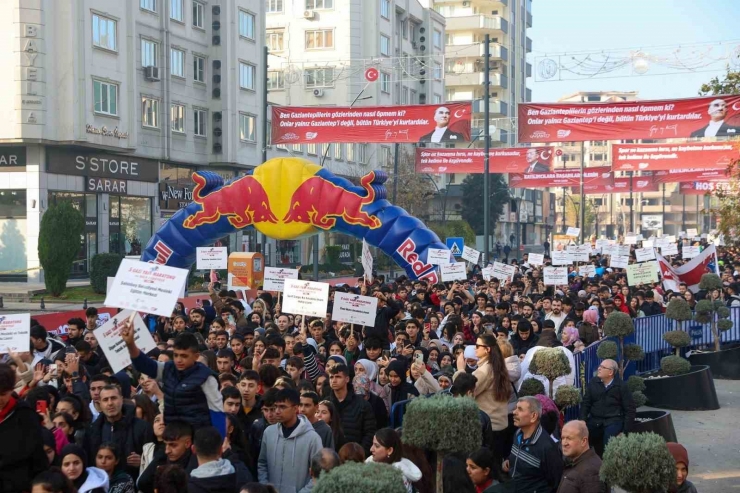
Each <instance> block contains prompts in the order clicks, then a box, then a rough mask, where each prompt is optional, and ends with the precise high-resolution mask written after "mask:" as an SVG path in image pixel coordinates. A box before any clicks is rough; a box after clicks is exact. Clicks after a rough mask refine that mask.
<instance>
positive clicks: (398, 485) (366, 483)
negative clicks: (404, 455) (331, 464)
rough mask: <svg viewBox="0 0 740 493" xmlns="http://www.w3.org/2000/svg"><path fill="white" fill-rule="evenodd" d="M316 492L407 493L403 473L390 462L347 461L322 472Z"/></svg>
mask: <svg viewBox="0 0 740 493" xmlns="http://www.w3.org/2000/svg"><path fill="white" fill-rule="evenodd" d="M312 491H313V492H314V493H345V492H347V491H362V492H363V493H406V487H405V486H404V484H403V473H402V472H401V471H400V470H399V469H396V468H395V467H393V466H391V465H388V464H380V463H372V464H364V463H357V462H347V463H346V464H343V465H341V466H339V467H335V468H334V469H332V470H331V471H329V472H325V473H322V474H321V476H320V477H319V480H318V481H317V482H316V485H315V486H314V488H313V490H312Z"/></svg>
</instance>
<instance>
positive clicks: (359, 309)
mask: <svg viewBox="0 0 740 493" xmlns="http://www.w3.org/2000/svg"><path fill="white" fill-rule="evenodd" d="M377 313H378V298H375V297H374V296H360V295H359V294H351V293H342V292H341V291H337V292H336V293H334V308H333V309H332V313H331V319H332V320H338V321H339V322H346V323H348V324H358V325H364V326H366V327H373V326H375V315H377Z"/></svg>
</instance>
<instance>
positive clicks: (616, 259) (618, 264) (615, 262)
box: [609, 255, 630, 269]
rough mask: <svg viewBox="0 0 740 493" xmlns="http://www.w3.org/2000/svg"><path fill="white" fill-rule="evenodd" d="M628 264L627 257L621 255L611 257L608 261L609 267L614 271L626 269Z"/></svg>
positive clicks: (628, 259)
mask: <svg viewBox="0 0 740 493" xmlns="http://www.w3.org/2000/svg"><path fill="white" fill-rule="evenodd" d="M629 263H630V258H629V257H626V256H623V255H612V258H611V260H610V261H609V267H613V268H615V269H626V268H627V265H629Z"/></svg>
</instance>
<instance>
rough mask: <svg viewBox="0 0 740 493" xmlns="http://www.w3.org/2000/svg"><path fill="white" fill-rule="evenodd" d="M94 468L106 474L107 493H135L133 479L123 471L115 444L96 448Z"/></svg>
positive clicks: (105, 444) (119, 454) (106, 444)
mask: <svg viewBox="0 0 740 493" xmlns="http://www.w3.org/2000/svg"><path fill="white" fill-rule="evenodd" d="M95 467H97V468H98V469H100V470H102V471H104V472H105V473H106V474H108V478H109V482H110V486H109V489H108V492H107V493H136V487H135V486H134V480H133V478H131V476H129V475H128V474H126V472H125V471H124V470H123V467H122V464H121V453H120V452H119V449H118V447H117V446H116V444H114V443H110V442H108V443H104V444H102V445H101V446H100V448H98V453H97V454H96V455H95Z"/></svg>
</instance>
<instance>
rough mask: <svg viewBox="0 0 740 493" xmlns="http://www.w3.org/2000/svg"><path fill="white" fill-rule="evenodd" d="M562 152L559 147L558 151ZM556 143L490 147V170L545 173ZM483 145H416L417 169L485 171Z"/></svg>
mask: <svg viewBox="0 0 740 493" xmlns="http://www.w3.org/2000/svg"><path fill="white" fill-rule="evenodd" d="M558 152H559V151H558ZM555 153H556V151H555V149H554V148H553V147H511V148H498V149H491V150H490V152H489V153H488V166H489V170H490V172H491V173H546V172H548V171H550V170H552V161H553V155H554V154H555ZM484 160H485V152H484V150H483V149H446V148H436V149H430V148H424V147H417V148H416V172H417V173H483V166H484Z"/></svg>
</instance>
